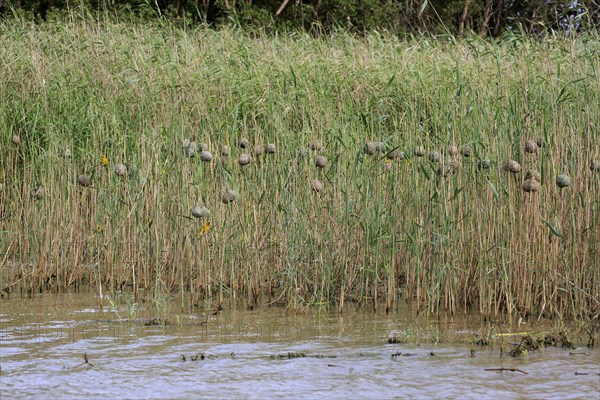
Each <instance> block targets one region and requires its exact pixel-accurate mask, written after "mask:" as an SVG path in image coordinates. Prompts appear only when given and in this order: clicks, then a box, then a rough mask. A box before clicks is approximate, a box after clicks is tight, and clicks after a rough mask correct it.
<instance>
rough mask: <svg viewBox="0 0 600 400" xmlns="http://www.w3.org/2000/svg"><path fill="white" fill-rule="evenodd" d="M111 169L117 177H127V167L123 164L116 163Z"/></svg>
mask: <svg viewBox="0 0 600 400" xmlns="http://www.w3.org/2000/svg"><path fill="white" fill-rule="evenodd" d="M113 168H114V170H115V174H117V175H118V176H127V167H126V166H125V165H124V164H121V163H116V164H115V166H114V167H113Z"/></svg>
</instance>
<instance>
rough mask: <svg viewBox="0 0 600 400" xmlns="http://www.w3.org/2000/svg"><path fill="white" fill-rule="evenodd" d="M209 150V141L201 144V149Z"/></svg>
mask: <svg viewBox="0 0 600 400" xmlns="http://www.w3.org/2000/svg"><path fill="white" fill-rule="evenodd" d="M208 150H209V147H208V143H201V144H200V151H208Z"/></svg>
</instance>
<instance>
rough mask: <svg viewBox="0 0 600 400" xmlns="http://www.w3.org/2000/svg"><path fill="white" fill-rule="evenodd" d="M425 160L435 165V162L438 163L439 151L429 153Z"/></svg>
mask: <svg viewBox="0 0 600 400" xmlns="http://www.w3.org/2000/svg"><path fill="white" fill-rule="evenodd" d="M427 158H428V159H429V161H431V162H432V163H436V162H439V161H440V158H441V155H440V152H439V151H432V152H431V153H429V155H428V156H427Z"/></svg>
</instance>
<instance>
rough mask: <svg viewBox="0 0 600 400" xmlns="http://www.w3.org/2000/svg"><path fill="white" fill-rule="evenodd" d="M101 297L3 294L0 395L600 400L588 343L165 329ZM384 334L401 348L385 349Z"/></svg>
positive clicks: (276, 328)
mask: <svg viewBox="0 0 600 400" xmlns="http://www.w3.org/2000/svg"><path fill="white" fill-rule="evenodd" d="M104 303H105V304H104V308H103V309H101V308H100V305H99V300H98V299H97V298H94V297H92V296H83V295H53V296H43V297H37V298H34V299H28V300H23V299H17V300H12V299H9V300H6V299H5V300H0V307H1V309H0V363H1V368H2V369H1V371H0V397H1V398H2V399H9V398H10V399H14V398H28V399H30V398H35V399H39V398H54V399H58V398H60V399H63V398H148V399H151V398H158V399H163V398H180V399H190V398H216V399H222V398H261V399H262V398H275V397H277V398H306V399H314V398H317V397H320V398H340V399H346V398H419V399H422V398H461V399H468V398H472V399H482V398H557V399H568V398H579V399H597V398H599V397H600V394H599V390H600V376H598V373H600V366H599V364H600V352H599V351H598V350H597V349H588V348H585V349H584V350H583V352H584V354H570V352H569V351H568V350H564V349H560V348H546V349H545V350H544V351H541V352H535V353H530V354H529V355H528V356H526V357H519V358H512V357H509V356H507V355H506V354H503V355H501V354H500V347H504V348H505V349H509V348H510V343H509V342H511V341H516V340H518V337H509V336H502V338H503V339H502V340H503V341H504V342H499V343H497V344H496V345H495V346H494V348H493V349H485V348H482V347H478V346H474V345H469V344H468V343H469V340H472V338H473V336H474V334H475V332H476V331H478V330H482V329H485V326H484V325H483V324H482V323H481V321H479V320H468V319H465V320H462V321H457V320H445V321H441V322H440V321H436V320H424V319H423V318H418V319H415V318H414V317H409V316H408V315H409V313H408V312H399V313H398V314H397V315H379V314H377V315H373V313H372V312H370V311H362V312H361V311H349V312H347V313H345V314H344V315H343V316H340V315H338V314H336V313H335V312H332V311H329V310H318V309H311V310H310V311H304V312H301V313H292V312H290V311H286V310H284V309H281V308H263V309H260V310H257V311H247V310H243V311H238V310H235V309H233V308H229V307H226V308H225V309H224V310H223V311H220V312H218V313H216V315H213V313H212V312H210V311H205V312H201V311H197V312H193V313H184V312H181V311H174V310H169V311H168V320H169V321H172V323H171V324H170V325H167V326H165V325H146V323H149V322H159V321H150V318H144V317H143V315H144V310H143V307H139V306H137V307H134V306H133V305H132V304H129V305H126V304H120V305H118V304H114V305H113V306H111V305H110V304H109V305H107V304H106V302H104ZM101 310H102V311H101ZM149 315H151V313H150V314H149ZM131 318H133V319H131ZM521 329H522V328H521ZM392 331H395V332H396V335H397V337H399V338H401V339H403V340H405V341H406V342H407V344H387V338H388V337H389V335H390V332H392ZM504 338H505V339H504ZM436 341H441V344H434V343H435V342H436ZM408 343H410V344H408ZM471 350H475V354H474V357H472V353H471ZM84 353H85V354H86V355H87V358H88V363H85V362H84V357H83V355H84ZM396 353H402V355H401V356H400V355H398V356H395V357H392V354H396ZM202 355H203V356H204V359H202ZM182 356H183V357H182ZM196 356H197V357H198V358H197V359H196V361H193V360H192V358H196ZM290 357H291V358H290ZM184 358H185V361H184ZM490 368H491V369H497V368H506V369H517V370H520V371H523V372H526V373H527V374H524V373H521V372H510V371H486V369H490ZM576 372H577V374H576Z"/></svg>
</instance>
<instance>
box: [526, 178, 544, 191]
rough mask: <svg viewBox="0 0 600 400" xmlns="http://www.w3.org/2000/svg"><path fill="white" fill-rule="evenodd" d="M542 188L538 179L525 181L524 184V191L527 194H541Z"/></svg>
mask: <svg viewBox="0 0 600 400" xmlns="http://www.w3.org/2000/svg"><path fill="white" fill-rule="evenodd" d="M541 188H542V185H541V183H540V182H539V181H538V180H536V179H531V178H530V179H525V182H523V191H524V192H527V193H534V192H539V191H540V189H541Z"/></svg>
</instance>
